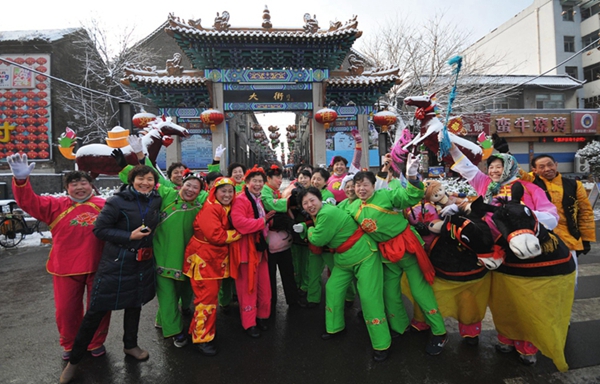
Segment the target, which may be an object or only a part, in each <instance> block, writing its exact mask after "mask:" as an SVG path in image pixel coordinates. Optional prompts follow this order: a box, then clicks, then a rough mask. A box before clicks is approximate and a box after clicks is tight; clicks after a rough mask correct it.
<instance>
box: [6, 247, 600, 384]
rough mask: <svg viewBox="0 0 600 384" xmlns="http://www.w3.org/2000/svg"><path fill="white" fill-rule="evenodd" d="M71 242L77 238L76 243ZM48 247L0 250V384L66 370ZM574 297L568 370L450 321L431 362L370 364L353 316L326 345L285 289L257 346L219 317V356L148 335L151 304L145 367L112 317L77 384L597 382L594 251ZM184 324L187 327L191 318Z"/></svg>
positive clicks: (409, 350) (416, 340)
mask: <svg viewBox="0 0 600 384" xmlns="http://www.w3.org/2000/svg"><path fill="white" fill-rule="evenodd" d="M74 241H75V240H74ZM48 251H49V248H47V247H46V246H39V247H27V248H21V249H12V250H6V249H0V276H2V277H1V278H0V292H2V295H0V308H2V310H1V312H0V336H1V340H2V343H0V383H13V384H22V383H36V384H37V383H55V382H58V377H59V375H60V372H61V370H62V368H63V367H64V365H65V363H63V361H62V360H61V359H60V354H61V347H60V346H59V344H58V332H57V330H56V325H55V322H54V303H53V295H52V279H51V276H50V275H49V274H48V273H46V271H45V266H44V264H45V260H46V257H47V253H48ZM580 262H581V273H580V280H579V291H578V292H577V295H576V301H575V305H574V308H573V321H572V324H571V328H570V331H569V336H568V340H567V346H566V356H567V361H568V363H569V365H570V367H571V370H570V371H569V372H567V373H558V372H557V371H556V368H555V367H554V365H553V364H552V362H551V361H550V360H549V359H547V358H546V357H543V356H540V355H538V356H539V357H538V363H537V365H536V366H534V367H525V366H523V365H521V364H520V363H519V362H518V359H517V356H516V355H515V354H509V355H504V354H499V353H497V352H496V351H495V349H494V342H495V335H496V334H495V332H494V330H493V325H492V323H491V321H486V322H485V327H484V332H483V334H482V338H481V342H480V344H479V346H478V347H470V346H467V345H465V344H464V343H463V342H462V341H461V340H460V337H459V335H458V333H457V331H456V323H455V322H454V321H453V320H448V321H447V323H448V325H449V330H450V341H449V343H448V344H447V346H446V348H445V350H444V352H443V353H442V354H441V355H440V356H437V357H432V356H428V355H427V354H426V353H425V344H426V342H427V339H428V335H427V334H419V333H412V332H411V333H408V334H405V335H403V336H401V337H400V338H398V339H394V341H393V344H392V348H391V355H390V358H389V359H388V360H387V361H385V362H383V363H375V362H374V361H373V360H372V359H371V348H370V344H369V338H368V335H367V332H366V329H365V327H364V325H363V322H362V321H361V319H359V318H358V317H357V316H356V314H357V312H358V310H359V308H358V306H359V302H358V300H357V302H356V303H355V306H354V308H351V309H348V310H347V313H346V322H347V328H348V332H347V334H345V335H343V336H341V337H339V338H337V339H334V340H331V341H323V340H321V338H320V334H321V333H322V331H323V329H324V309H323V305H321V307H319V308H316V309H301V308H292V309H288V308H287V306H286V305H285V304H283V303H284V302H285V300H284V298H283V296H282V289H281V287H279V293H280V300H279V306H278V308H277V313H276V315H275V319H274V320H273V321H272V322H271V329H270V330H269V331H267V332H264V333H263V335H262V337H261V338H259V339H251V338H250V337H248V336H247V335H246V334H245V333H244V332H243V331H242V328H241V326H240V321H239V313H238V312H237V309H238V308H237V305H236V306H235V307H234V310H233V311H232V313H231V314H230V315H224V314H222V313H219V318H218V320H217V322H218V331H217V332H218V336H217V337H218V346H219V354H218V355H217V356H216V357H212V358H211V357H205V356H202V355H200V354H199V353H198V352H196V351H195V350H194V349H193V348H192V347H191V346H190V345H188V346H186V347H185V348H182V349H178V348H175V347H174V346H173V343H172V340H170V339H163V338H162V335H161V333H160V331H159V330H157V329H155V328H154V315H155V311H156V300H154V301H152V302H151V303H150V304H149V305H147V306H146V307H144V309H143V310H142V319H141V324H140V340H139V344H140V346H142V347H143V348H147V349H148V350H149V352H150V359H149V360H148V361H147V362H141V363H139V362H136V361H132V360H131V359H130V358H126V357H125V356H124V354H123V353H122V351H121V349H122V342H121V337H122V317H123V313H122V311H119V312H115V313H114V314H113V318H112V323H111V329H110V334H109V337H108V339H107V342H106V347H107V351H108V352H107V354H106V355H105V356H103V357H100V358H92V357H87V358H86V359H84V361H82V363H81V364H80V370H79V373H78V375H77V376H76V377H77V380H76V381H75V383H92V384H96V383H97V384H101V383H102V384H105V383H161V384H162V383H165V384H171V383H177V384H182V383H205V382H206V383H209V382H210V383H215V384H218V383H326V382H336V383H397V382H403V383H429V384H441V383H506V384H521V383H523V384H524V383H534V384H535V383H540V384H541V383H586V384H587V383H600V351H599V348H600V332H598V330H600V246H597V245H594V246H593V250H592V252H591V253H590V254H588V255H587V256H583V257H582V258H580ZM188 320H189V319H188Z"/></svg>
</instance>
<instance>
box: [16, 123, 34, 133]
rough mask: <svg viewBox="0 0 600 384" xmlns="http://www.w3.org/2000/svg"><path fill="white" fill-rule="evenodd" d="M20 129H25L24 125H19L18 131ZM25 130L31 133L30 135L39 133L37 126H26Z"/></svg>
mask: <svg viewBox="0 0 600 384" xmlns="http://www.w3.org/2000/svg"><path fill="white" fill-rule="evenodd" d="M19 127H23V126H22V125H19V126H18V127H17V129H18V128H19ZM23 130H25V131H27V132H29V133H35V132H36V131H37V127H36V126H35V125H28V126H26V127H23Z"/></svg>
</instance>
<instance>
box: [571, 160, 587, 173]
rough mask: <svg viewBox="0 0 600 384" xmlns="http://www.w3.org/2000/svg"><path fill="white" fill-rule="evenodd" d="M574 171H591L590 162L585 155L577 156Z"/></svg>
mask: <svg viewBox="0 0 600 384" xmlns="http://www.w3.org/2000/svg"><path fill="white" fill-rule="evenodd" d="M573 168H574V170H573V172H575V173H589V172H590V165H589V164H588V162H587V161H586V160H585V159H584V158H583V157H579V156H575V160H574V161H573Z"/></svg>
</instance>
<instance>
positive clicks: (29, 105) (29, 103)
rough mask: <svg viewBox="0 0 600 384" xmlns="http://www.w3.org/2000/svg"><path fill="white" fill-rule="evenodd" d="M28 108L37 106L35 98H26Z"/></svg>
mask: <svg viewBox="0 0 600 384" xmlns="http://www.w3.org/2000/svg"><path fill="white" fill-rule="evenodd" d="M25 104H26V105H27V106H28V107H29V108H35V107H37V105H38V103H37V101H35V100H31V99H29V100H27V102H26V103H25Z"/></svg>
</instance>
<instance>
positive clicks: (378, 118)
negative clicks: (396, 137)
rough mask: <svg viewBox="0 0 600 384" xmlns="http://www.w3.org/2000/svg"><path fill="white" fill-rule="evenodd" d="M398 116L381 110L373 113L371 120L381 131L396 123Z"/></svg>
mask: <svg viewBox="0 0 600 384" xmlns="http://www.w3.org/2000/svg"><path fill="white" fill-rule="evenodd" d="M396 121H398V118H397V117H396V115H395V114H394V113H392V112H390V111H381V112H377V113H376V114H375V115H373V122H374V123H375V124H376V125H379V126H380V127H381V132H387V130H388V128H389V126H390V125H394V124H396Z"/></svg>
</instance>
